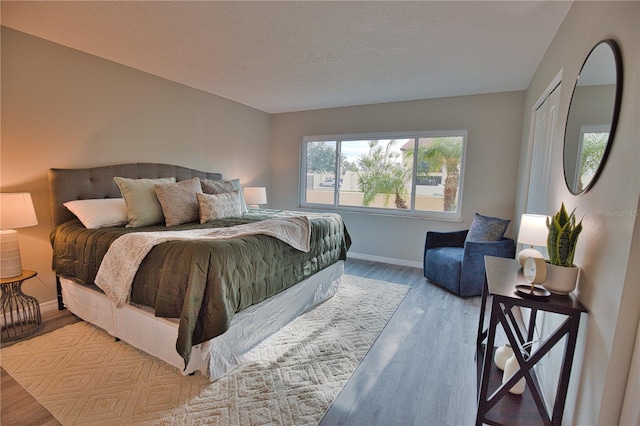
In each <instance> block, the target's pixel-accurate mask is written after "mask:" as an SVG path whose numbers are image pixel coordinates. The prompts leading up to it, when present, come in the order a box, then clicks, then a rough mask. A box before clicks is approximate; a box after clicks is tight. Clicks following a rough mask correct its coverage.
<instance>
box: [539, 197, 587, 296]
mask: <svg viewBox="0 0 640 426" xmlns="http://www.w3.org/2000/svg"><path fill="white" fill-rule="evenodd" d="M547 228H548V229H549V235H548V237H547V250H548V251H549V263H548V265H547V279H546V281H545V282H544V284H543V286H544V288H546V289H547V290H549V291H550V292H552V293H554V294H569V293H571V292H572V291H573V290H574V289H575V288H576V283H577V280H578V271H579V268H578V267H577V266H576V265H574V264H573V256H574V254H575V252H576V245H577V244H578V236H579V235H580V232H582V221H580V222H579V223H578V224H576V216H575V209H574V210H573V211H572V212H571V214H567V210H566V209H565V207H564V203H562V207H561V208H560V210H559V211H558V212H557V213H556V214H555V215H554V216H553V217H550V218H548V219H547Z"/></svg>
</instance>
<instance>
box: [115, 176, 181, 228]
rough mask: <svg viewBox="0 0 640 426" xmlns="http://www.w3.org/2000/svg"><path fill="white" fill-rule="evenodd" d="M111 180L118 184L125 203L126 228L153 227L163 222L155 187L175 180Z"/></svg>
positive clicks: (120, 178) (119, 178)
mask: <svg viewBox="0 0 640 426" xmlns="http://www.w3.org/2000/svg"><path fill="white" fill-rule="evenodd" d="M113 180H115V181H116V183H117V184H118V187H119V188H120V192H121V193H122V198H124V201H125V203H127V217H128V219H129V223H127V227H128V228H137V227H140V226H148V225H155V224H156V223H161V222H163V221H164V215H163V214H162V206H161V205H160V201H158V197H157V196H156V191H155V185H156V184H159V183H171V182H175V181H176V178H174V177H170V178H160V179H129V178H123V177H114V178H113Z"/></svg>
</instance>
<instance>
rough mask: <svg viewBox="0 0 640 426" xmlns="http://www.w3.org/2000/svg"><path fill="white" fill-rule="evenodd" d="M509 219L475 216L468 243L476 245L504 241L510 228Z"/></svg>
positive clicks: (468, 235)
mask: <svg viewBox="0 0 640 426" xmlns="http://www.w3.org/2000/svg"><path fill="white" fill-rule="evenodd" d="M509 222H511V220H509V219H500V218H499V217H490V216H482V215H480V214H478V213H476V214H475V216H474V218H473V222H471V227H469V233H468V234H467V239H466V241H471V242H474V243H490V242H493V241H499V240H500V239H502V236H503V235H504V232H505V231H506V230H507V226H509Z"/></svg>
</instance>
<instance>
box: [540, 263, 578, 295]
mask: <svg viewBox="0 0 640 426" xmlns="http://www.w3.org/2000/svg"><path fill="white" fill-rule="evenodd" d="M579 271H580V268H579V267H578V266H575V265H574V266H556V265H552V264H550V263H547V279H546V281H545V282H544V283H543V284H542V286H543V287H544V288H546V289H547V290H549V291H550V292H551V293H553V294H559V295H567V294H569V293H571V292H572V291H573V290H575V288H576V284H577V283H578V272H579Z"/></svg>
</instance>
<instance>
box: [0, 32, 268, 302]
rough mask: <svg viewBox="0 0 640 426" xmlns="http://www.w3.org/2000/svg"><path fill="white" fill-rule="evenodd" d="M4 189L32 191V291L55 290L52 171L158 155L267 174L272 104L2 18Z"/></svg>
mask: <svg viewBox="0 0 640 426" xmlns="http://www.w3.org/2000/svg"><path fill="white" fill-rule="evenodd" d="M1 102H2V104H1V107H2V134H1V137H2V147H1V149H2V158H1V167H2V171H1V173H2V174H1V177H2V192H19V191H27V192H31V194H32V197H33V200H34V205H35V208H36V215H37V216H38V222H39V224H38V226H35V227H32V228H23V229H20V230H18V234H19V237H20V245H21V252H22V264H23V267H24V268H25V269H32V270H36V271H38V277H37V279H32V280H29V281H27V282H25V284H24V287H25V292H26V293H28V294H31V295H33V296H36V297H37V298H38V299H39V300H40V301H41V302H45V301H48V300H52V299H53V298H54V297H55V275H54V273H53V272H52V271H51V245H50V243H49V232H50V231H51V219H50V209H49V192H48V186H47V185H48V183H47V171H48V169H49V168H51V167H63V168H72V167H92V166H99V165H107V164H115V163H128V162H159V163H171V164H177V165H181V166H186V167H191V168H195V169H199V170H204V171H211V172H221V173H222V174H223V176H225V177H228V178H240V179H241V181H242V182H243V183H247V184H252V183H254V184H262V185H266V184H268V183H269V167H270V165H269V126H270V117H269V115H268V114H266V113H264V112H261V111H258V110H256V109H253V108H249V107H247V106H244V105H241V104H238V103H236V102H232V101H229V100H227V99H223V98H220V97H218V96H214V95H211V94H208V93H204V92H202V91H199V90H195V89H191V88H188V87H186V86H182V85H180V84H177V83H173V82H171V81H168V80H165V79H162V78H159V77H155V76H152V75H150V74H146V73H143V72H140V71H137V70H134V69H132V68H128V67H125V66H122V65H118V64H116V63H114V62H110V61H106V60H103V59H100V58H97V57H95V56H91V55H87V54H85V53H81V52H79V51H76V50H72V49H68V48H66V47H63V46H60V45H58V44H55V43H51V42H48V41H45V40H42V39H39V38H36V37H32V36H29V35H26V34H24V33H20V32H17V31H14V30H11V29H8V28H5V27H2V100H1Z"/></svg>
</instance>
